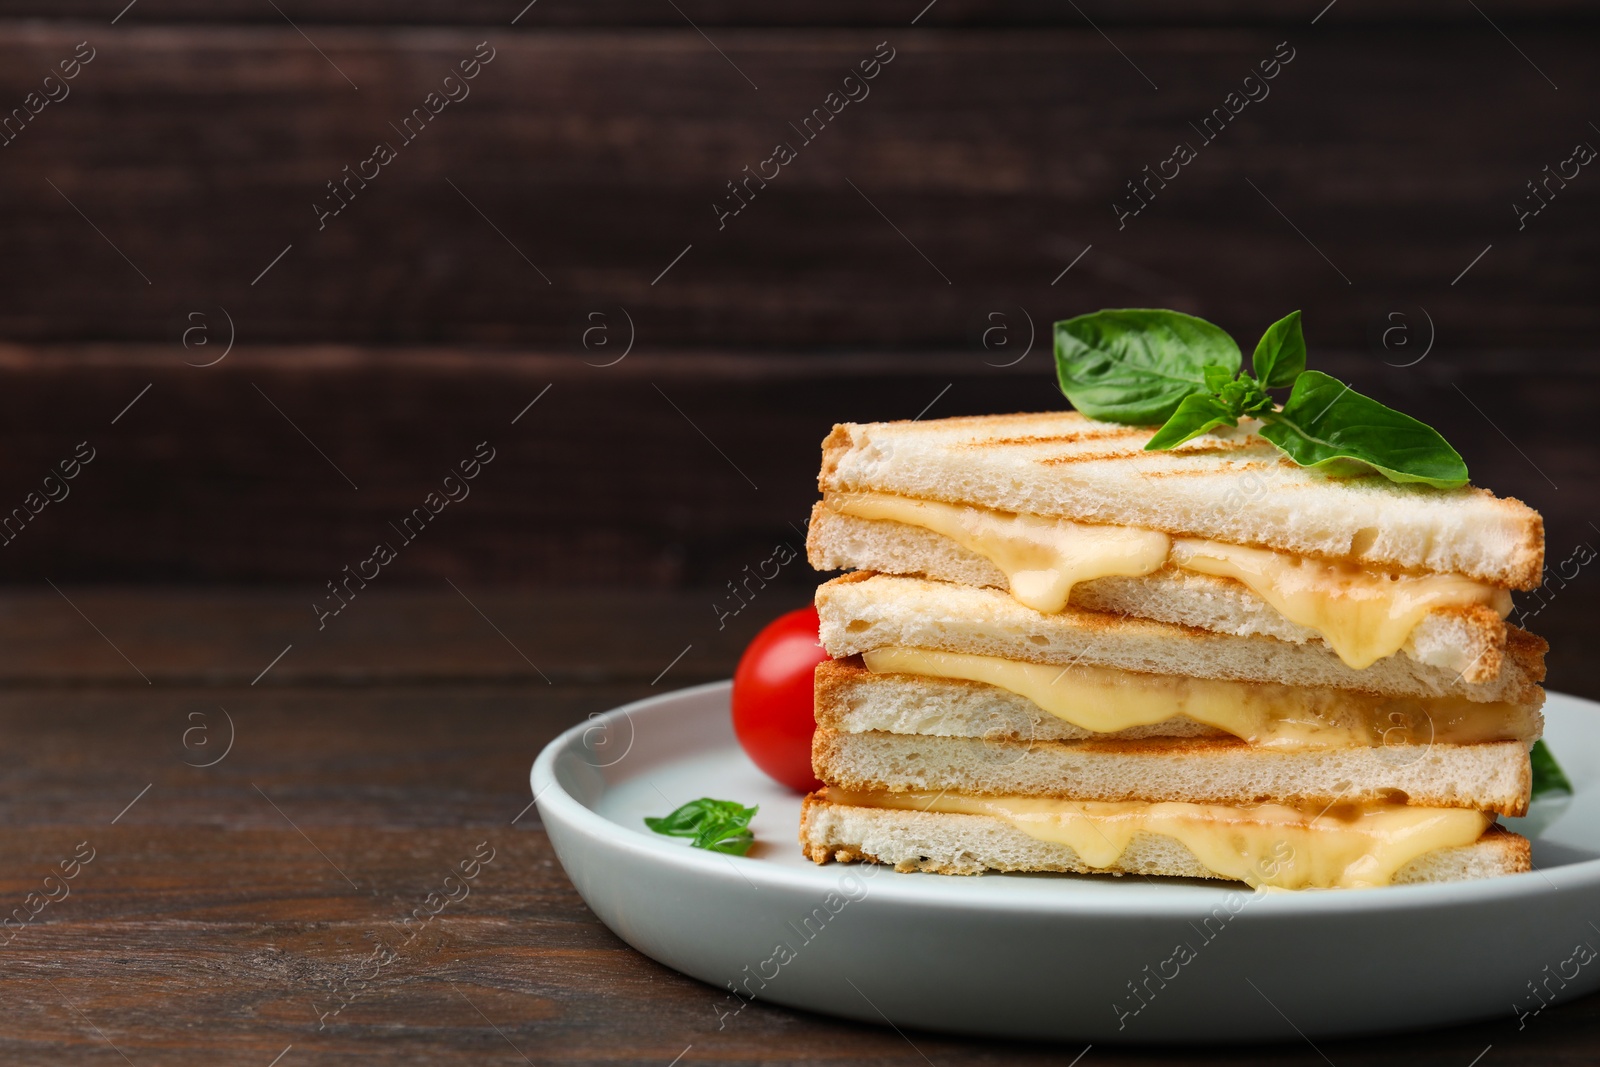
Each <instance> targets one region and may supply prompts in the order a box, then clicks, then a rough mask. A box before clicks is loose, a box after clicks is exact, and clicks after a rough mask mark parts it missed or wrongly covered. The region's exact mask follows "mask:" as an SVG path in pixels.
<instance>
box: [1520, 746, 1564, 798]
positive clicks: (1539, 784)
mask: <svg viewBox="0 0 1600 1067" xmlns="http://www.w3.org/2000/svg"><path fill="white" fill-rule="evenodd" d="M1528 760H1529V762H1531V763H1532V764H1533V799H1534V800H1538V799H1539V798H1540V797H1552V796H1569V797H1570V796H1571V795H1572V783H1571V782H1569V781H1567V776H1566V774H1564V773H1563V772H1562V770H1561V765H1560V764H1558V763H1557V762H1556V758H1555V757H1554V756H1552V755H1551V754H1550V747H1549V746H1548V745H1546V744H1545V743H1544V740H1543V739H1542V738H1541V739H1540V740H1538V741H1535V742H1534V743H1533V751H1532V752H1530V753H1528Z"/></svg>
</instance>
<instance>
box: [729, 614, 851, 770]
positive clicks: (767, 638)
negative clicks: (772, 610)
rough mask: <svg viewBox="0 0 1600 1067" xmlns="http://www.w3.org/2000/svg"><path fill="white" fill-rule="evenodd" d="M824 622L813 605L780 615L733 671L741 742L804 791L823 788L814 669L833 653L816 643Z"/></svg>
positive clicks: (735, 716) (759, 760) (759, 762)
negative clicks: (816, 757)
mask: <svg viewBox="0 0 1600 1067" xmlns="http://www.w3.org/2000/svg"><path fill="white" fill-rule="evenodd" d="M819 625H820V622H819V620H818V619H817V609H816V608H814V607H805V608H801V609H800V610H799V611H791V612H789V613H788V614H787V615H780V616H778V617H777V618H776V619H774V620H772V621H771V622H769V623H768V624H767V626H766V628H765V629H763V630H762V631H761V632H760V633H758V634H756V639H755V640H754V641H751V642H750V647H749V648H747V649H745V650H744V655H743V656H741V657H740V659H739V669H738V670H736V671H734V672H733V732H734V733H735V734H736V735H738V738H739V744H740V745H741V746H743V748H744V750H745V754H746V755H748V756H749V757H750V758H751V759H752V760H753V761H754V762H755V765H756V766H757V767H760V768H761V769H762V770H763V771H765V772H767V774H769V775H770V776H772V777H773V778H776V779H777V780H778V781H780V782H782V783H783V784H784V785H786V786H788V787H789V788H791V789H798V790H799V791H800V792H802V793H809V792H811V791H812V790H814V789H821V788H822V783H821V782H819V781H817V779H816V776H815V775H813V774H812V773H811V735H812V734H813V733H814V732H815V731H816V713H815V711H814V709H813V701H812V681H811V675H812V672H813V671H814V670H815V669H816V666H817V664H819V663H821V662H822V661H823V660H825V659H827V658H828V654H827V653H826V652H824V651H823V650H822V648H821V646H820V645H819V644H818V643H817V628H818V627H819Z"/></svg>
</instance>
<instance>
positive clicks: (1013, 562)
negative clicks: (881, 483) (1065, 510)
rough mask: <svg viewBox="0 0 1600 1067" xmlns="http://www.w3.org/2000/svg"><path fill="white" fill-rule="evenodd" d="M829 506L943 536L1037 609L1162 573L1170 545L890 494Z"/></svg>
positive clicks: (1162, 538)
mask: <svg viewBox="0 0 1600 1067" xmlns="http://www.w3.org/2000/svg"><path fill="white" fill-rule="evenodd" d="M828 504H829V507H831V508H833V509H834V510H835V511H837V512H839V513H841V514H844V515H854V516H856V517H857V518H862V519H888V520H892V521H894V522H903V523H907V524H909V525H912V526H921V527H922V528H923V529H927V530H932V531H933V532H934V533H938V534H943V535H944V536H945V537H948V538H950V540H952V541H954V542H956V543H957V544H959V545H960V546H961V547H962V548H965V549H967V550H968V551H969V552H976V553H977V554H978V555H980V556H983V557H984V558H985V559H987V560H988V561H989V562H991V563H993V564H994V565H995V566H996V567H998V568H1000V570H1002V571H1004V572H1005V576H1006V579H1007V580H1008V581H1009V582H1010V584H1011V595H1012V596H1014V597H1016V599H1017V601H1018V603H1021V604H1026V605H1027V606H1028V607H1030V608H1033V609H1034V610H1035V611H1044V612H1051V613H1054V612H1058V611H1060V610H1062V609H1063V608H1065V607H1066V606H1067V598H1068V597H1069V596H1071V594H1072V587H1073V586H1074V585H1076V584H1077V583H1078V582H1087V581H1092V580H1093V579H1095V578H1105V577H1108V576H1110V575H1127V576H1131V577H1137V576H1139V575H1144V574H1149V573H1150V572H1151V571H1154V570H1158V569H1160V567H1161V566H1162V564H1164V563H1165V562H1166V560H1167V550H1168V548H1169V547H1170V546H1169V541H1168V538H1167V535H1166V534H1163V533H1157V532H1156V531H1154V530H1140V529H1137V528H1135V527H1132V526H1086V525H1084V524H1082V523H1076V522H1068V521H1067V520H1066V519H1046V518H1041V517H1039V516H1037V515H1009V514H1005V513H1003V512H998V511H989V510H988V509H986V508H973V507H957V506H956V505H954V504H942V503H939V502H937V501H933V500H912V499H910V498H909V497H901V496H891V495H889V494H887V493H851V494H849V495H847V496H841V497H837V498H835V499H832V500H830V501H829V502H828Z"/></svg>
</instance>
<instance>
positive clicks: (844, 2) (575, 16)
mask: <svg viewBox="0 0 1600 1067" xmlns="http://www.w3.org/2000/svg"><path fill="white" fill-rule="evenodd" d="M124 2H125V0H124ZM1323 3H1324V4H1325V3H1326V0H1323ZM122 6H123V5H121V4H109V5H108V4H106V3H103V2H100V0H61V2H59V3H54V4H45V3H41V2H40V0H0V18H38V19H81V20H84V21H85V22H94V23H99V22H107V21H109V20H110V19H111V18H113V17H115V16H116V13H117V12H118V11H119V10H121V9H122ZM273 6H276V7H277V8H278V9H279V10H278V11H273V10H272V8H271V7H268V6H266V5H262V4H254V3H250V2H249V0H138V6H137V7H136V8H134V9H133V10H132V11H130V12H129V13H128V14H127V15H125V16H123V18H124V19H126V20H127V21H128V22H129V23H135V24H150V23H165V22H226V23H252V22H253V23H279V24H281V23H282V22H283V21H284V20H285V19H286V18H288V19H292V20H293V21H294V22H295V23H297V24H305V25H319V24H321V25H325V24H331V23H343V24H354V25H379V26H384V25H457V26H460V25H483V26H505V25H508V24H510V23H511V21H512V20H513V19H517V25H519V26H521V27H523V28H524V29H525V30H535V29H537V28H539V27H544V26H672V27H679V26H682V25H683V24H684V23H685V22H686V21H687V20H688V19H691V18H692V19H693V20H694V23H695V24H696V25H700V26H773V27H793V26H906V25H908V24H910V23H911V22H912V20H913V19H915V20H916V24H917V25H918V26H922V27H925V28H928V29H938V28H950V27H959V28H968V27H982V26H1063V25H1067V26H1083V25H1087V21H1086V20H1089V19H1092V20H1093V21H1094V23H1095V24H1096V25H1102V26H1118V25H1147V24H1150V23H1156V24H1176V25H1221V26H1227V25H1304V24H1306V23H1307V22H1309V21H1310V20H1311V19H1312V18H1313V17H1315V16H1316V15H1317V13H1318V12H1319V11H1320V10H1321V8H1322V6H1323V4H1315V3H1313V4H1282V3H1273V2H1271V0H1204V2H1184V0H1132V2H1127V3H1124V2H1119V0H1083V2H1082V3H1079V4H1077V5H1076V6H1074V5H1071V4H1040V3H1031V2H1029V0H938V2H937V3H936V4H933V5H929V4H928V3H927V0H921V2H919V3H906V2H901V0H871V2H858V3H851V2H848V0H816V2H813V3H808V4H793V5H790V4H784V5H764V4H744V3H738V2H736V0H691V2H689V3H683V4H679V5H678V8H679V10H677V11H674V10H673V9H672V8H671V7H668V6H667V5H664V4H658V3H653V2H652V0H586V2H578V0H538V2H537V5H536V6H535V5H534V4H530V3H528V0H458V2H456V3H450V4H444V3H439V2H436V0H435V2H429V0H399V2H394V3H385V2H382V0H325V2H321V3H318V2H316V0H282V2H281V3H276V4H275V5H273ZM134 12H137V13H136V14H135V13H134ZM1493 13H1494V17H1495V21H1496V22H1497V23H1498V24H1500V25H1503V26H1517V25H1526V24H1528V23H1530V22H1547V21H1549V20H1552V19H1555V20H1562V21H1567V22H1573V23H1579V24H1583V23H1592V22H1593V21H1594V12H1593V10H1592V8H1590V7H1589V6H1588V5H1586V4H1583V3H1580V2H1578V0H1537V2H1534V3H1526V4H1519V5H1517V6H1516V7H1515V8H1511V7H1505V8H1503V9H1500V10H1494V12H1493ZM519 16H520V17H519ZM1338 18H1339V21H1340V22H1341V23H1343V24H1350V23H1355V24H1370V23H1387V24H1394V23H1413V24H1415V23H1419V22H1420V23H1433V24H1440V23H1452V22H1454V23H1463V22H1473V21H1477V22H1481V21H1482V16H1480V15H1478V14H1477V13H1475V12H1473V11H1472V9H1471V8H1470V7H1466V8H1465V9H1463V7H1462V6H1461V5H1454V4H1432V3H1426V2H1423V0H1400V2H1391V3H1383V2H1380V0H1341V2H1340V3H1339V16H1338ZM120 21H122V20H121V19H119V22H120Z"/></svg>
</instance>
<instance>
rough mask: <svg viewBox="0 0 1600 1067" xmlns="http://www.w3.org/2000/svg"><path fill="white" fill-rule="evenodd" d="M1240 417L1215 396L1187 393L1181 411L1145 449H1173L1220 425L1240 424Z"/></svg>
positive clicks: (1150, 450) (1180, 405) (1174, 415)
mask: <svg viewBox="0 0 1600 1067" xmlns="http://www.w3.org/2000/svg"><path fill="white" fill-rule="evenodd" d="M1237 425H1239V420H1238V419H1236V418H1235V417H1234V416H1233V412H1231V411H1230V410H1229V409H1228V405H1227V404H1225V403H1223V402H1222V401H1221V400H1218V399H1217V398H1216V397H1214V396H1206V395H1204V394H1201V393H1196V394H1195V395H1193V396H1186V397H1184V398H1183V402H1182V403H1180V404H1179V405H1178V410H1177V411H1175V412H1173V413H1172V418H1170V419H1168V420H1167V421H1166V422H1165V423H1164V424H1163V425H1162V427H1161V429H1159V430H1157V431H1156V435H1155V436H1154V437H1152V438H1150V440H1149V441H1148V442H1147V443H1146V444H1145V446H1144V450H1145V451H1146V452H1154V451H1157V450H1159V449H1163V448H1174V447H1176V446H1178V445H1181V444H1183V443H1184V442H1185V441H1187V440H1189V439H1191V438H1194V437H1199V436H1200V435H1201V434H1203V433H1206V432H1208V431H1210V430H1215V429H1216V428H1217V427H1218V426H1237Z"/></svg>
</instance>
